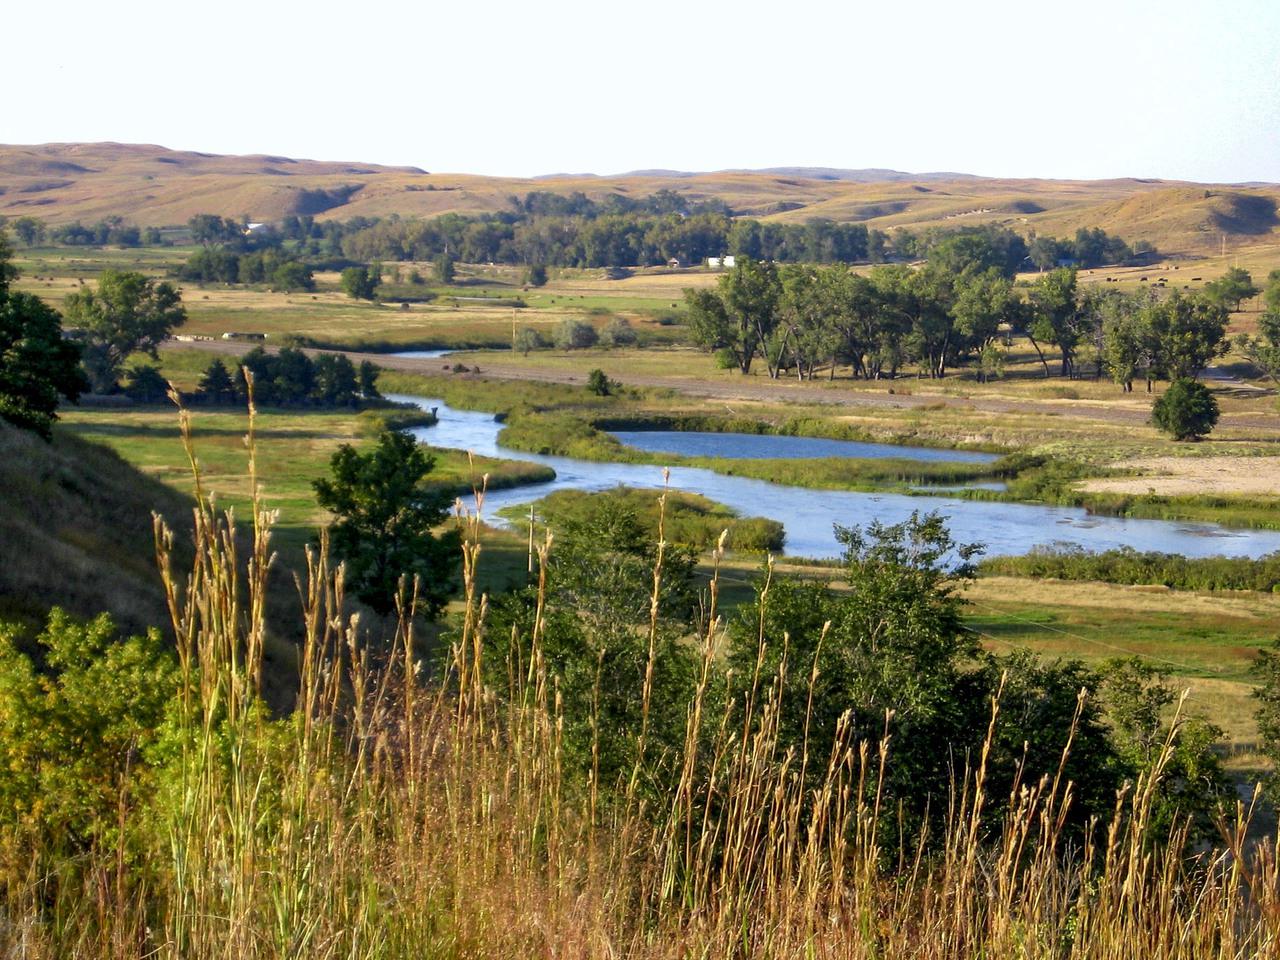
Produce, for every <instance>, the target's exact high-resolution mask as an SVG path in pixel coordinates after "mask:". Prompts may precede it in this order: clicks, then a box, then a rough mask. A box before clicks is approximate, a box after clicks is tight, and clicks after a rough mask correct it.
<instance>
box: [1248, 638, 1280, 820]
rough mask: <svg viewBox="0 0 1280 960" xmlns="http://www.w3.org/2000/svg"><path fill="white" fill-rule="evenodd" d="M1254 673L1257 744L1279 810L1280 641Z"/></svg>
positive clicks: (1262, 657)
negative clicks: (1266, 764)
mask: <svg viewBox="0 0 1280 960" xmlns="http://www.w3.org/2000/svg"><path fill="white" fill-rule="evenodd" d="M1253 672H1254V675H1255V676H1256V677H1257V678H1258V680H1259V685H1258V688H1257V689H1256V690H1255V691H1254V694H1253V696H1254V698H1255V699H1256V700H1257V701H1258V709H1257V711H1256V712H1255V714H1254V716H1255V717H1256V719H1257V721H1258V742H1259V745H1260V746H1261V748H1262V753H1263V755H1264V756H1266V758H1267V759H1268V760H1270V761H1271V774H1270V775H1269V776H1268V777H1267V793H1268V795H1269V796H1270V798H1271V802H1272V803H1274V804H1276V805H1277V806H1280V641H1276V643H1275V645H1274V646H1273V647H1272V649H1270V650H1259V651H1258V660H1257V662H1256V663H1255V664H1254V668H1253Z"/></svg>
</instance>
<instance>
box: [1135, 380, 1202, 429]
mask: <svg viewBox="0 0 1280 960" xmlns="http://www.w3.org/2000/svg"><path fill="white" fill-rule="evenodd" d="M1151 422H1152V423H1154V424H1155V425H1156V426H1157V427H1159V428H1160V429H1161V430H1163V431H1164V432H1165V433H1167V434H1169V435H1170V436H1172V437H1173V439H1175V440H1199V439H1200V438H1201V437H1206V436H1208V435H1209V433H1210V431H1212V430H1213V428H1214V426H1215V425H1216V424H1217V422H1218V401H1217V400H1215V399H1214V397H1213V394H1212V393H1210V392H1209V388H1208V387H1206V386H1205V385H1204V384H1203V383H1200V382H1199V381H1198V380H1188V379H1183V380H1175V381H1173V383H1171V384H1169V389H1168V390H1166V391H1165V392H1164V393H1162V394H1161V395H1160V396H1159V398H1157V400H1156V402H1155V404H1153V405H1152V407H1151Z"/></svg>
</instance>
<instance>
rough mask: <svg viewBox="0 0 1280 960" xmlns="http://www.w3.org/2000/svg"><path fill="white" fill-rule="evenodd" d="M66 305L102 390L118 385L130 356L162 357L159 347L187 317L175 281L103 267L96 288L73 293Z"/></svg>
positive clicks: (97, 386)
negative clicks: (165, 280)
mask: <svg viewBox="0 0 1280 960" xmlns="http://www.w3.org/2000/svg"><path fill="white" fill-rule="evenodd" d="M64 309H65V310H66V316H67V320H68V322H69V323H70V324H71V325H72V326H74V327H75V328H77V329H78V331H79V335H80V337H81V339H82V341H83V343H84V345H85V351H84V365H85V370H86V372H87V373H88V375H89V381H90V383H91V385H92V386H93V389H94V390H95V391H97V392H99V393H109V392H111V391H113V390H114V389H115V388H116V384H117V383H118V381H119V379H120V372H121V369H122V368H123V366H124V362H125V360H127V359H128V358H129V356H130V355H132V354H134V353H145V354H147V355H148V356H150V357H151V358H152V359H159V354H158V353H157V352H156V348H157V347H159V346H160V344H161V343H163V342H164V341H165V339H166V338H167V337H168V336H169V335H170V334H171V333H172V332H173V331H174V330H175V329H176V328H177V327H180V326H181V325H182V324H183V323H184V322H186V319H187V312H186V310H185V309H184V308H183V306H182V295H181V294H179V293H178V290H177V288H176V287H174V286H173V284H171V283H167V282H164V281H156V280H154V279H152V278H150V277H146V276H143V275H142V274H140V273H134V272H132V271H117V270H106V271H104V272H103V274H102V277H101V279H99V280H98V287H97V290H84V291H78V292H76V293H72V294H71V295H69V296H68V297H67V299H66V301H65V307H64Z"/></svg>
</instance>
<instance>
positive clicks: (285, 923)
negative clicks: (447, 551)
mask: <svg viewBox="0 0 1280 960" xmlns="http://www.w3.org/2000/svg"><path fill="white" fill-rule="evenodd" d="M251 418H252V411H251ZM183 426H184V433H185V435H187V436H188V437H189V435H190V434H189V430H188V429H187V427H188V426H189V425H188V422H187V419H186V414H183ZM249 446H250V470H251V471H252V470H254V469H255V467H254V466H253V464H254V457H253V441H252V427H251V429H250V439H249ZM189 449H190V448H189ZM191 457H192V466H193V469H195V472H196V477H197V492H198V506H197V509H196V511H195V546H196V551H195V557H196V559H195V562H194V564H192V565H191V566H190V567H189V568H188V569H184V570H181V571H179V570H178V569H176V565H175V563H174V559H173V558H174V538H173V535H172V534H171V533H170V531H169V530H168V528H167V527H166V526H165V525H164V524H163V523H162V522H161V521H159V520H157V522H156V542H157V547H158V558H159V562H160V567H161V570H162V574H163V579H164V584H165V587H166V595H167V598H168V602H169V608H170V612H171V615H172V626H173V631H174V635H175V637H176V643H177V649H178V655H179V658H180V662H181V668H182V674H183V678H184V683H183V687H182V691H183V692H182V702H181V704H180V709H178V710H177V711H176V714H175V721H174V722H175V723H176V724H177V725H178V728H179V733H178V736H177V737H176V738H175V739H176V742H177V743H179V744H180V745H181V756H180V758H179V759H178V760H177V761H176V762H175V764H174V769H175V770H176V771H177V773H176V775H175V776H174V777H173V778H172V780H171V782H167V783H166V784H165V786H164V789H163V791H162V792H163V794H164V795H163V796H162V797H159V798H157V800H156V802H155V803H154V804H153V805H152V806H151V807H150V808H149V812H146V813H145V814H144V813H143V812H142V811H140V810H138V809H137V808H131V807H128V806H126V805H125V804H122V806H121V813H120V816H121V820H122V824H123V823H124V821H125V820H126V819H127V818H130V817H141V816H144V815H145V816H147V817H148V818H149V819H148V820H147V822H146V828H147V830H148V831H149V832H150V835H151V839H152V843H151V844H150V846H149V847H148V848H147V852H146V854H145V855H143V856H133V857H130V856H126V855H125V854H124V852H123V851H111V850H96V851H93V852H91V853H89V854H87V855H85V856H84V857H83V858H82V860H81V861H79V862H78V863H77V864H76V869H75V870H74V871H67V870H63V871H62V872H61V873H59V869H60V868H59V867H58V864H57V861H56V860H54V859H49V860H40V858H37V861H38V862H39V863H40V866H39V867H38V868H36V867H33V868H32V869H31V870H29V871H27V872H26V873H21V872H20V871H13V870H11V871H10V875H9V876H6V877H4V878H3V884H4V889H5V891H6V899H5V900H4V903H3V909H4V913H3V916H2V918H0V924H2V925H0V938H2V942H3V949H4V950H5V951H7V955H10V956H15V957H143V956H145V957H173V958H241V957H318V958H328V957H332V958H338V957H346V958H355V957H387V958H395V957H405V958H415V960H418V958H424V957H486V958H488V957H557V958H561V957H564V958H571V957H584V958H585V957H600V958H616V957H637V958H668V957H669V958H677V957H678V958H686V957H744V958H745V957H804V958H815V957H824V958H825V957H832V958H835V957H840V958H846V957H847V958H868V960H870V958H878V960H880V958H883V960H893V958H906V957H911V958H944V957H945V958H961V957H964V958H968V957H988V958H1004V957H1032V958H1038V957H1055V958H1057V957H1062V958H1066V957H1072V958H1076V957H1079V958H1099V960H1101V958H1117V960H1119V958H1126V960H1128V958H1135V957H1141V958H1146V957H1152V958H1208V957H1214V958H1229V957H1231V958H1234V957H1276V956H1280V868H1278V867H1277V861H1276V847H1275V844H1274V842H1266V843H1263V844H1261V845H1258V846H1253V847H1247V846H1246V841H1245V836H1246V827H1247V821H1248V810H1247V809H1246V808H1245V806H1244V805H1241V806H1240V807H1239V808H1238V812H1237V815H1236V817H1235V819H1234V820H1232V821H1231V822H1226V823H1223V824H1222V839H1221V844H1220V846H1218V847H1217V848H1215V849H1212V850H1206V851H1203V852H1201V853H1198V854H1196V855H1194V856H1190V857H1188V856H1186V855H1184V853H1183V850H1184V844H1183V843H1182V838H1181V835H1180V834H1176V835H1175V836H1173V837H1171V838H1168V839H1169V840H1170V841H1171V842H1168V843H1163V844H1161V843H1155V842H1153V840H1152V837H1151V836H1150V833H1149V830H1148V829H1147V820H1148V816H1149V812H1150V810H1151V807H1152V801H1153V795H1154V788H1155V785H1156V782H1157V779H1158V778H1159V776H1160V772H1161V767H1162V765H1163V760H1162V761H1161V763H1160V764H1157V768H1156V770H1155V771H1154V772H1153V774H1152V775H1151V777H1150V778H1148V779H1144V780H1141V781H1140V782H1138V783H1135V784H1133V785H1132V786H1131V787H1130V788H1129V789H1128V790H1127V791H1126V792H1125V793H1124V794H1123V795H1122V796H1119V797H1117V800H1116V808H1115V816H1114V818H1113V819H1112V820H1111V821H1110V824H1109V825H1108V826H1107V827H1105V828H1098V829H1095V830H1093V831H1090V832H1089V833H1088V834H1087V835H1086V837H1085V839H1084V840H1083V842H1082V843H1079V842H1075V843H1073V842H1071V841H1070V840H1069V839H1068V837H1067V834H1066V832H1065V830H1064V824H1065V822H1066V815H1067V811H1068V809H1069V807H1070V804H1071V802H1072V786H1071V784H1070V783H1068V782H1066V781H1065V780H1064V778H1063V777H1062V775H1061V774H1059V775H1058V776H1056V777H1046V778H1044V779H1042V780H1039V781H1037V782H1025V783H1024V782H1019V783H1017V784H1016V785H1015V787H1014V789H1013V791H1012V793H1011V794H1010V796H1008V797H1007V798H1005V797H999V798H993V797H991V796H990V795H989V792H988V789H987V781H986V756H985V753H984V755H983V756H981V757H979V758H978V759H977V761H976V762H975V764H974V766H973V768H972V769H971V770H970V771H969V772H968V774H967V775H966V776H965V777H964V778H963V779H962V780H960V781H959V782H957V783H956V784H955V786H954V788H953V790H952V792H951V795H950V796H949V797H947V798H944V799H943V801H942V802H944V803H945V804H946V811H945V816H944V817H943V818H941V822H942V826H941V827H940V828H938V830H937V831H936V833H935V835H932V836H930V835H925V836H922V837H920V838H918V839H917V840H915V841H912V842H911V844H910V845H909V846H908V845H897V846H895V845H892V844H893V843H896V842H897V841H890V840H889V839H887V837H886V835H885V834H884V833H882V830H881V827H880V825H881V823H882V822H884V821H885V819H886V817H888V816H889V814H890V813H891V811H887V810H885V809H883V808H882V807H883V803H882V797H883V793H882V789H881V785H882V783H883V782H884V776H885V771H886V768H887V765H888V764H890V763H892V756H893V744H892V743H891V742H889V741H888V740H887V739H886V740H883V741H881V742H879V743H872V742H867V741H859V742H855V741H854V740H853V739H851V737H850V735H849V728H848V727H847V726H845V727H842V730H841V733H840V735H839V736H838V737H837V742H836V743H835V744H834V745H833V746H830V747H829V748H828V747H827V746H820V745H818V744H809V743H806V744H805V745H804V746H803V748H802V749H800V750H797V751H791V752H787V751H784V750H782V749H781V748H780V746H779V736H778V723H779V719H780V709H781V708H780V702H781V699H780V695H779V693H778V691H779V690H780V689H781V683H779V682H778V681H779V679H780V678H777V677H769V676H763V675H762V670H761V668H760V667H757V670H756V676H755V677H754V678H753V683H752V685H751V692H750V693H749V694H748V695H747V696H746V697H745V698H743V699H741V700H740V701H738V702H732V701H729V702H728V705H727V706H725V707H722V708H720V707H717V708H715V710H716V711H717V712H716V715H713V716H709V715H707V714H708V712H709V711H711V710H712V708H711V706H710V705H711V704H712V703H715V702H721V700H722V699H723V698H717V697H713V696H712V693H713V692H714V691H713V690H712V687H713V685H714V683H715V682H716V680H715V678H716V676H717V672H716V671H715V670H713V669H712V665H713V661H714V659H715V657H716V656H717V653H718V651H719V649H720V646H721V643H722V640H723V637H722V633H721V626H720V621H719V620H718V618H717V617H716V615H715V604H716V601H717V585H718V581H717V580H716V579H713V580H712V582H711V589H710V597H709V602H710V607H711V609H710V616H709V617H707V618H706V621H707V622H708V623H709V626H708V627H707V628H706V631H705V633H704V634H703V635H702V636H701V637H699V638H697V640H696V642H697V643H698V645H699V647H700V650H701V656H702V667H701V672H700V676H699V682H698V685H697V689H696V694H695V695H694V697H693V699H692V701H691V702H690V703H689V705H688V717H687V731H688V733H687V738H686V741H685V744H684V747H683V750H682V752H681V756H679V757H676V758H670V757H664V758H658V757H653V756H650V755H649V750H648V748H647V747H646V745H645V743H644V741H645V738H646V732H645V729H643V728H642V730H641V731H639V733H638V737H639V742H638V743H637V750H636V756H637V758H638V759H637V761H636V764H635V767H634V769H633V770H632V771H631V772H630V774H629V776H624V777H623V778H622V782H620V783H617V784H612V783H609V784H602V783H598V782H596V781H597V775H592V776H589V777H588V778H587V780H586V782H580V780H579V779H578V778H577V777H575V776H573V775H571V774H570V773H569V771H568V768H567V766H566V763H565V761H564V753H563V738H562V734H563V729H564V723H565V717H564V713H563V707H562V702H561V699H560V697H559V695H558V691H557V684H556V679H555V677H554V676H553V675H552V673H551V671H550V670H549V668H548V665H547V663H546V661H545V659H544V657H543V652H542V646H541V634H542V630H543V625H544V618H543V612H544V604H545V598H546V583H545V580H543V581H542V582H540V584H539V586H540V588H541V589H540V591H539V596H540V598H541V599H540V603H539V608H538V616H537V617H536V620H535V626H534V627H533V636H532V637H530V638H527V639H528V640H529V649H530V650H531V651H532V653H531V656H530V657H529V658H528V660H527V662H523V663H522V664H521V665H520V667H519V669H518V670H513V671H512V672H511V673H510V675H509V676H508V678H507V683H508V689H507V690H505V691H500V693H501V696H498V693H499V692H496V691H493V690H491V689H487V688H486V686H485V684H484V682H483V680H482V677H483V676H484V675H485V673H484V669H483V667H484V664H483V651H484V649H485V644H484V643H483V640H484V631H485V629H486V606H487V598H486V597H484V596H482V595H480V593H479V592H478V590H477V587H476V582H477V581H476V571H477V569H478V568H479V565H480V564H481V563H482V558H483V545H482V541H481V536H480V530H481V527H480V524H479V520H478V517H479V511H480V510H481V509H482V508H483V488H482V489H481V491H480V492H479V493H478V494H477V497H476V503H475V507H474V509H472V510H471V511H470V512H469V513H465V512H464V513H463V515H462V516H461V517H460V520H459V522H461V523H462V524H463V525H464V527H465V530H466V542H465V547H464V553H463V579H464V584H465V589H464V595H463V607H464V611H463V614H462V617H461V627H460V630H459V632H458V633H457V635H456V637H457V638H456V640H455V642H454V643H453V646H452V649H451V652H450V657H449V667H448V669H447V671H445V672H444V675H443V676H428V675H426V674H424V672H423V669H422V667H421V659H420V655H419V653H420V652H419V650H418V647H417V644H416V643H415V637H414V630H413V622H414V618H413V608H414V598H413V596H412V594H411V593H410V592H406V595H405V596H404V598H403V606H402V616H401V617H400V619H399V626H398V628H397V629H396V631H395V635H394V639H393V641H392V643H391V650H390V653H389V654H386V655H384V656H381V657H378V658H376V659H375V658H373V657H372V656H371V654H370V652H369V649H368V648H367V647H366V646H365V645H364V643H363V642H362V629H361V624H360V622H359V619H358V618H357V617H355V616H351V615H349V614H348V613H347V612H346V608H345V606H344V600H343V591H342V576H341V570H339V569H334V568H333V566H332V565H331V563H330V560H329V557H328V554H327V551H326V549H325V545H324V542H323V540H322V541H321V544H320V547H319V549H318V550H316V551H313V552H312V553H311V554H310V555H309V558H308V564H307V569H306V570H305V571H304V572H303V573H302V574H301V576H300V577H299V578H298V589H299V598H300V603H301V614H300V615H301V618H302V623H303V627H304V641H303V644H302V647H301V652H300V665H301V668H300V678H299V687H298V695H297V704H296V709H295V711H294V713H293V714H292V715H291V716H290V717H288V718H287V719H286V720H284V721H274V720H272V719H271V718H270V717H269V716H268V715H267V713H266V712H265V711H264V709H263V708H262V706H261V702H260V699H259V697H258V690H259V687H260V684H261V680H262V653H263V643H264V633H265V628H264V621H263V608H264V604H265V595H266V580H267V570H268V569H269V567H270V564H271V559H272V557H271V547H270V531H271V524H272V520H273V518H272V516H271V515H270V514H269V513H268V512H267V511H265V510H264V509H263V508H262V505H261V500H260V499H256V498H255V501H254V506H253V517H252V524H251V526H252V531H253V532H252V535H251V536H250V537H248V538H245V540H246V542H243V543H242V541H241V540H238V539H237V536H236V534H235V530H236V527H235V519H234V517H232V516H231V515H230V514H220V513H219V512H218V510H217V509H216V505H215V502H214V499H213V497H212V496H211V495H209V494H208V493H207V492H206V491H205V490H204V489H203V488H202V487H200V486H199V470H198V465H197V462H196V460H195V453H194V451H192V452H191ZM255 486H256V478H255ZM550 549H552V543H551V541H550V539H548V540H547V541H545V542H544V543H543V544H541V546H539V547H538V554H539V559H540V560H543V561H545V559H546V556H547V551H548V550H550ZM718 559H719V554H717V561H718ZM538 569H545V563H543V564H541V565H540V567H539V568H538ZM661 579H662V563H661V553H660V554H659V562H658V564H657V566H656V569H655V571H654V584H653V586H654V594H653V596H654V610H655V614H654V620H653V622H652V624H651V627H650V629H651V638H652V637H656V632H657V629H658V626H657V619H656V609H657V598H658V595H659V591H660V586H661ZM762 634H763V630H762ZM515 640H516V638H512V642H513V643H515ZM770 643H785V638H780V637H767V636H763V635H762V636H761V637H760V644H761V648H762V656H761V658H760V661H759V662H760V663H763V662H764V658H763V648H764V645H765V644H770ZM650 648H651V650H652V649H653V648H654V644H653V643H652V642H651V644H650ZM785 660H786V658H784V666H783V667H782V670H784V671H786V670H801V671H805V672H806V673H808V674H809V677H810V682H811V688H812V684H813V681H815V680H816V674H815V673H814V669H815V668H814V667H812V666H811V665H808V664H794V665H786V663H785ZM651 679H652V660H651V663H650V669H649V671H648V673H647V679H646V682H645V689H644V691H642V693H643V698H644V703H645V704H646V709H647V705H648V704H649V692H650V691H649V684H650V682H651ZM998 721H999V703H998V702H995V703H993V704H992V709H991V724H992V728H993V729H994V727H995V725H996V724H997V723H998ZM644 726H647V723H646V724H645V725H644ZM708 730H709V731H711V733H710V735H708V734H707V733H706V731H708ZM989 739H990V738H989ZM1068 749H1069V748H1068ZM1167 755H1168V750H1166V757H1165V759H1167ZM1064 756H1065V755H1064ZM673 759H674V762H675V768H676V769H677V770H679V771H680V773H679V777H678V782H677V785H676V787H675V788H674V789H671V790H670V791H668V792H666V793H661V794H657V795H656V796H655V795H654V794H653V793H652V792H651V791H646V790H644V789H641V788H639V786H638V785H639V784H640V783H641V782H642V781H643V780H644V775H645V772H646V771H645V768H646V766H647V765H649V764H652V763H657V762H659V761H660V760H661V761H663V762H665V763H670V762H671V761H672V760H673ZM597 769H598V767H597ZM815 770H817V771H820V772H821V776H820V777H818V778H817V782H818V784H819V785H818V786H817V787H816V788H814V787H813V786H812V784H813V782H814V778H813V777H812V776H811V774H812V772H813V771H815ZM996 801H1001V802H1002V803H1001V804H997V803H996ZM1003 801H1007V812H1006V813H1005V814H1004V815H1003V817H1002V819H1000V820H999V826H998V828H997V829H995V830H994V831H993V830H991V829H990V823H991V820H992V816H991V809H992V808H993V806H1001V805H1003ZM894 836H897V835H896V834H895V835H894ZM73 878H74V879H73Z"/></svg>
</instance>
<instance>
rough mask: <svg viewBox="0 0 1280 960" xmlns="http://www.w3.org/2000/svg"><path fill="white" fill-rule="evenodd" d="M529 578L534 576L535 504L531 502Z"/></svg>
mask: <svg viewBox="0 0 1280 960" xmlns="http://www.w3.org/2000/svg"><path fill="white" fill-rule="evenodd" d="M529 578H530V579H532V578H533V504H532V503H531V504H529Z"/></svg>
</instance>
